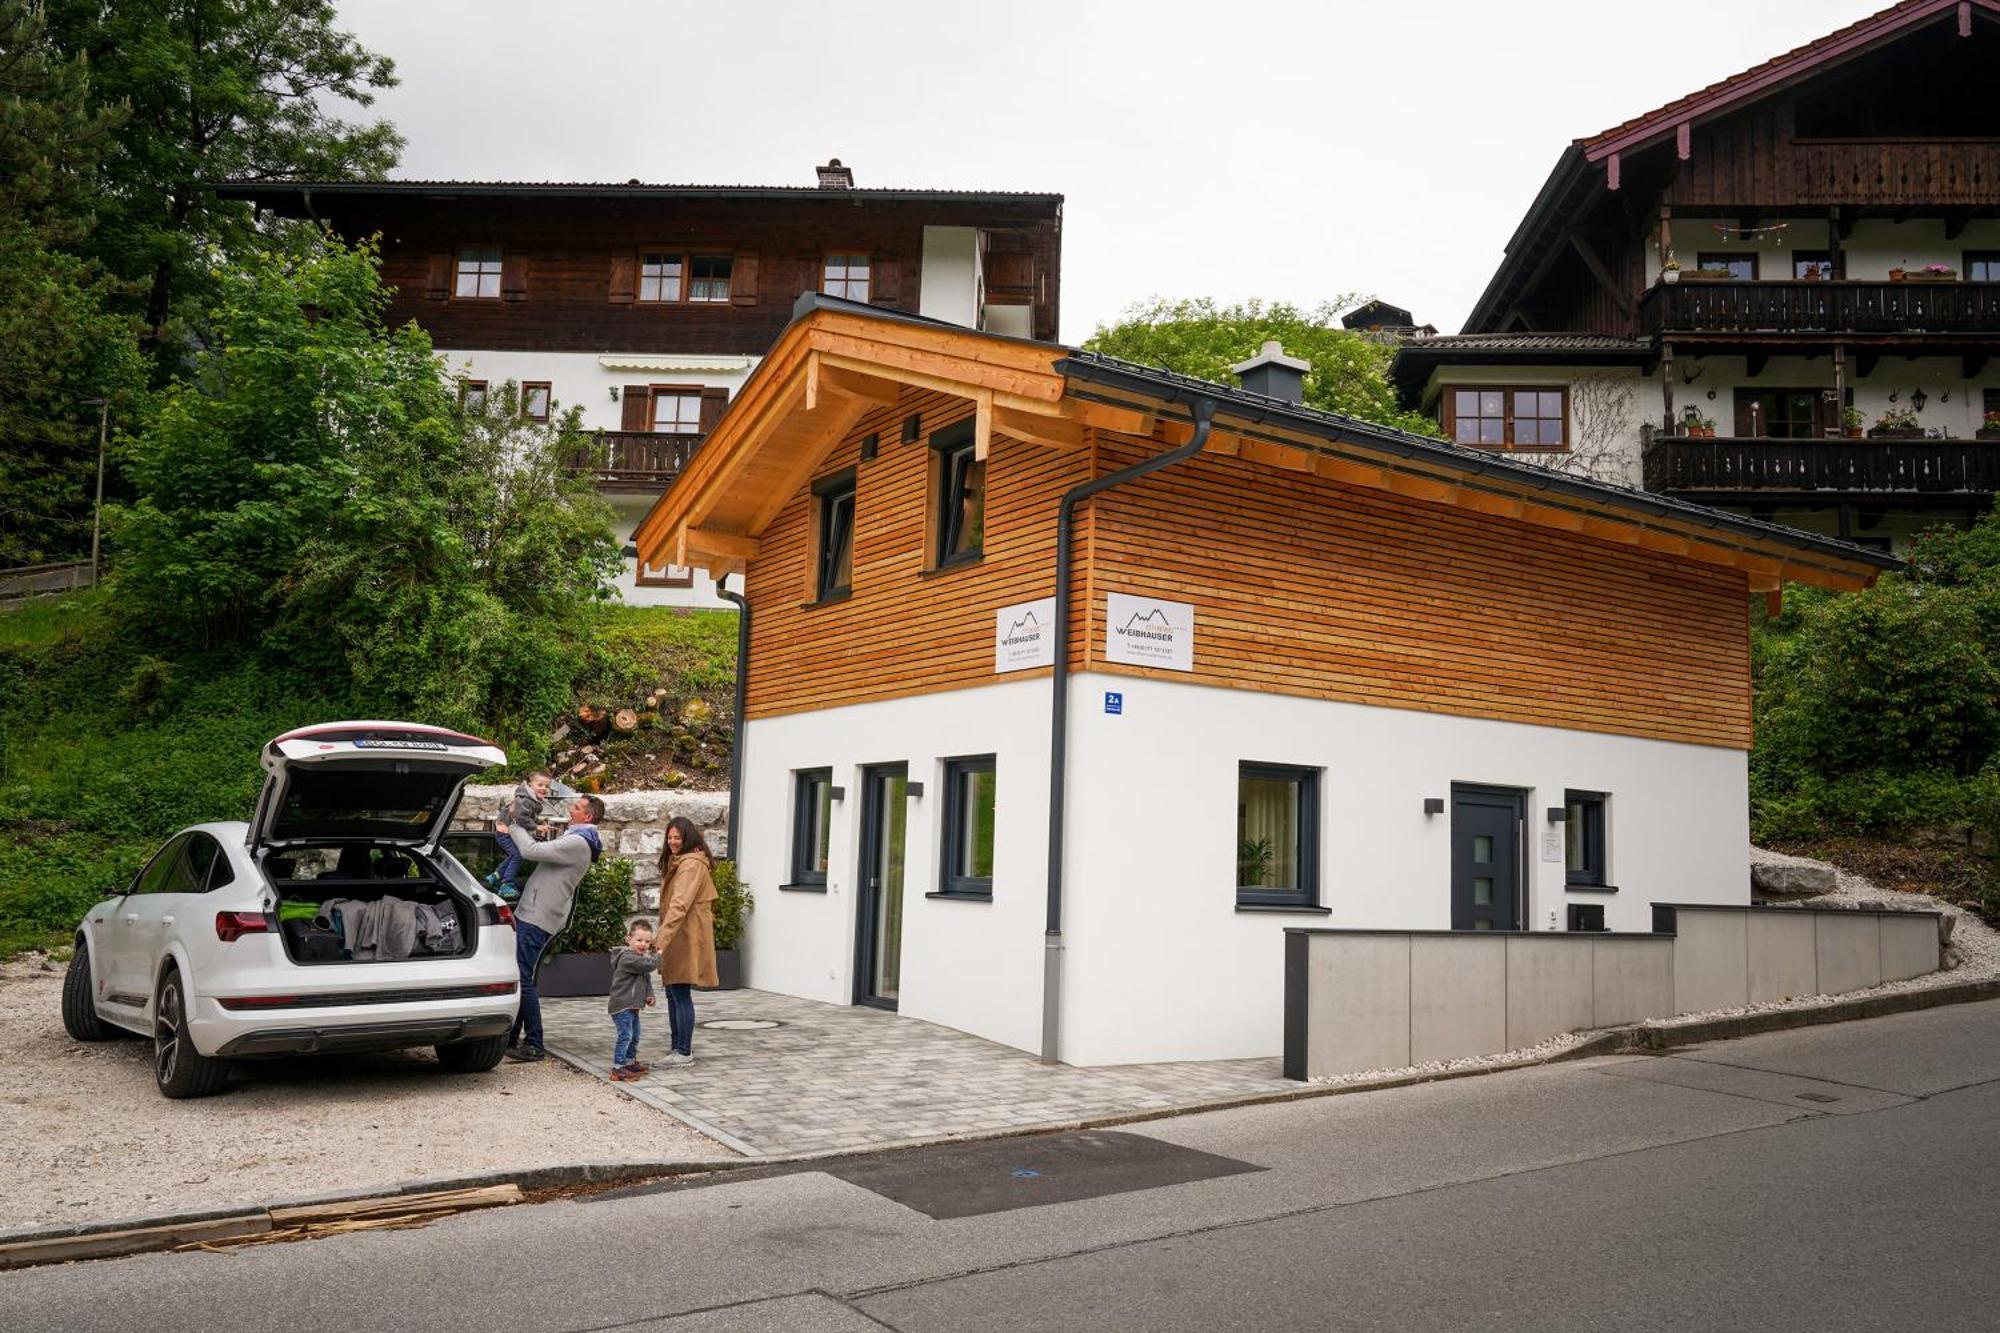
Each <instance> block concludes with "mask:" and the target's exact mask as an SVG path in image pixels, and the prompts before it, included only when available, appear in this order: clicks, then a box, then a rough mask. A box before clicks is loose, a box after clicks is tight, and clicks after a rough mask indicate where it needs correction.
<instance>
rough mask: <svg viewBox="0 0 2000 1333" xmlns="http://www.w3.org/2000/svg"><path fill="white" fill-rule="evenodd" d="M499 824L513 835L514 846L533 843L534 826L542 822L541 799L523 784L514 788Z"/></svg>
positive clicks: (531, 788) (533, 790)
mask: <svg viewBox="0 0 2000 1333" xmlns="http://www.w3.org/2000/svg"><path fill="white" fill-rule="evenodd" d="M500 822H501V823H502V824H505V825H506V826H507V831H508V832H509V833H511V834H513V835H514V842H515V845H516V846H518V845H520V844H521V843H524V842H533V841H534V840H535V825H537V824H539V823H541V822H542V798H541V797H539V796H537V795H535V789H534V788H533V787H530V786H529V785H528V784H527V783H525V782H523V783H522V784H521V785H519V786H518V787H516V788H514V799H513V800H511V801H509V802H507V813H506V815H505V817H504V818H502V819H501V820H500Z"/></svg>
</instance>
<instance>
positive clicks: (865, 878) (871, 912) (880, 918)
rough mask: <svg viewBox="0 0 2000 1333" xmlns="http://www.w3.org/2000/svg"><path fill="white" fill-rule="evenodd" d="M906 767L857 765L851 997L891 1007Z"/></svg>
mask: <svg viewBox="0 0 2000 1333" xmlns="http://www.w3.org/2000/svg"><path fill="white" fill-rule="evenodd" d="M909 773H910V771H909V768H908V766H906V765H904V764H883V765H880V766H877V767H874V768H864V769H862V770H861V875H860V881H859V882H860V885H861V892H860V893H859V894H858V895H856V896H857V898H858V910H859V911H860V914H861V920H860V923H859V924H860V929H858V930H857V931H856V932H855V939H856V941H857V943H856V946H855V959H854V1000H855V1003H857V1004H872V1005H875V1006H876V1007H877V1008H881V1009H894V1008H895V1007H896V1000H897V997H898V996H899V995H901V994H902V981H903V841H904V839H903V834H904V831H905V829H906V827H907V819H906V815H907V812H908V809H909V802H908V801H907V800H906V799H905V798H906V796H907V795H908V791H909Z"/></svg>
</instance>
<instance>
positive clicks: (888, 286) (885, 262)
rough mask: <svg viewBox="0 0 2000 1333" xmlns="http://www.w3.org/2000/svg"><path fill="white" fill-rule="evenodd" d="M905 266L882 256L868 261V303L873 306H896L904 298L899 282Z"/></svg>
mask: <svg viewBox="0 0 2000 1333" xmlns="http://www.w3.org/2000/svg"><path fill="white" fill-rule="evenodd" d="M902 276H903V266H902V265H901V264H898V263H897V262H896V261H895V260H893V259H884V258H882V257H881V256H880V255H877V256H875V257H874V258H873V259H870V260H869V261H868V301H869V304H871V305H894V304H895V303H896V302H897V300H898V299H900V297H901V296H902V287H901V286H900V285H899V280H900V279H901V278H902Z"/></svg>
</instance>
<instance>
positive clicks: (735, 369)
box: [221, 158, 1062, 605]
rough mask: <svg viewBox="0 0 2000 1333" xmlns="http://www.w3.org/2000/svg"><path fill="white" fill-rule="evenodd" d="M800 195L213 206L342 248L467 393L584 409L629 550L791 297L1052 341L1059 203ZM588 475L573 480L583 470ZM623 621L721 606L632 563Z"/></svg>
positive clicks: (857, 191) (484, 193)
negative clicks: (515, 395) (816, 297)
mask: <svg viewBox="0 0 2000 1333" xmlns="http://www.w3.org/2000/svg"><path fill="white" fill-rule="evenodd" d="M817 177H818V180H817V183H816V184H815V185H811V186H747V185H652V184H642V183H640V182H638V181H628V182H626V183H624V184H604V185H599V184H588V183H549V182H542V183H537V182H524V181H320V182H314V181H282V182H279V181H256V182H244V183H241V184H234V185H228V186H224V187H223V188H222V190H221V193H222V194H223V196H224V197H225V198H240V199H245V200H249V201H251V202H252V203H254V204H255V205H256V206H258V207H260V208H266V209H270V210H272V211H274V212H276V213H278V214H280V215H283V216H289V217H299V218H312V219H314V220H317V221H319V222H322V223H325V224H326V225H328V226H330V227H333V228H334V229H335V230H337V231H338V232H340V233H341V234H342V235H344V236H346V237H348V238H349V239H353V240H359V239H361V238H364V237H369V236H374V237H376V238H378V240H379V243H380V245H381V249H382V272H383V276H384V277H385V278H386V279H387V280H388V281H389V282H390V283H391V284H393V285H394V287H395V290H396V294H395V299H394V300H393V302H392V303H391V305H390V307H389V312H388V318H389V319H390V321H391V322H392V323H399V324H400V323H402V322H403V321H405V320H414V321H416V323H417V324H418V325H420V326H421V327H422V328H423V329H424V330H425V331H426V332H428V333H429V334H430V335H431V340H432V342H433V343H434V344H435V345H436V346H437V348H438V349H439V350H440V351H441V352H443V353H444V354H445V356H446V357H447V358H448V360H449V361H450V362H451V364H452V365H453V367H454V368H455V369H456V370H457V371H458V372H459V373H460V375H461V377H462V379H461V383H462V385H463V392H464V393H466V394H468V395H477V394H484V393H485V392H487V390H488V389H489V387H497V386H499V385H500V384H502V383H503V382H505V381H507V380H513V381H515V382H516V383H518V384H519V385H520V386H521V389H522V393H523V408H524V410H525V411H526V412H528V413H529V414H530V415H533V416H537V417H541V416H546V415H547V414H548V413H549V411H550V410H551V407H552V406H554V407H557V408H568V407H571V406H576V407H581V408H582V409H583V415H584V424H585V425H586V426H587V427H589V428H591V429H593V430H594V431H596V433H597V439H598V441H599V442H600V444H601V445H602V450H601V456H599V457H597V458H596V459H594V460H592V461H591V462H590V464H589V465H590V466H592V467H593V468H594V470H595V473H596V476H597V481H598V485H599V487H600V488H601V489H602V490H603V492H604V494H605V497H606V498H607V499H608V500H609V501H610V502H611V505H612V507H613V509H615V510H616V511H617V512H618V514H619V515H620V521H621V524H622V526H621V528H620V534H619V535H620V538H621V540H624V539H627V538H629V535H630V533H631V530H632V527H633V525H634V524H636V523H637V521H638V519H639V516H640V515H641V514H643V513H645V511H646V509H647V508H648V507H649V506H651V504H652V502H653V501H654V500H655V499H657V498H658V497H659V495H660V492H661V491H663V490H664V489H665V488H666V487H667V485H668V484H669V483H670V482H671V481H672V480H673V479H674V477H675V476H676V475H677V474H678V473H679V471H680V469H681V468H682V467H684V466H685V465H686V463H687V460H688V458H689V457H690V456H691V455H692V454H693V452H694V451H695V450H696V449H697V448H699V447H700V445H701V443H702V441H703V440H704V439H706V438H707V436H708V433H709V432H710V431H711V430H713V429H714V428H715V422H716V420H717V419H718V418H719V417H720V416H721V414H722V409H723V407H724V405H725V404H727V402H728V401H729V397H730V395H731V394H733V393H735V392H736V391H737V389H739V388H740V387H741V386H742V384H743V381H744V378H745V377H746V376H747V375H748V374H749V373H750V370H751V368H752V367H754V366H755V365H756V364H757V361H758V358H760V357H761V356H763V354H764V349H765V348H766V347H768V346H769V345H770V342H771V339H772V338H773V337H774V336H776V334H777V332H778V330H780V329H782V328H783V327H784V326H785V323H786V321H787V320H788V319H789V318H790V311H791V305H792V301H793V299H794V298H796V297H797V296H798V295H799V293H801V292H809V291H821V292H827V293H829V294H831V295H834V296H839V297H844V298H847V299H849V300H855V301H860V302H862V303H864V304H867V305H871V306H874V307H877V308H879V309H883V310H901V311H907V312H910V313H916V314H924V315H929V316H932V317H934V318H938V319H944V320H949V321H951V322H953V323H957V324H964V325H967V326H969V327H973V328H990V329H994V330H997V331H999V332H1004V333H1012V334H1020V335H1022V336H1026V337H1039V338H1053V337H1055V336H1056V319H1057V315H1058V308H1059V296H1060V291H1061V277H1062V196H1061V195H1055V194H1021V193H1007V192H991V191H971V190H905V189H870V188H864V187H858V186H856V185H855V183H854V173H853V171H852V170H851V169H849V168H848V167H846V166H843V165H842V164H841V162H840V160H839V159H838V158H835V159H834V160H833V161H831V162H829V163H827V164H826V165H825V166H822V167H820V168H818V169H817ZM581 462H582V460H580V463H581ZM620 593H621V595H622V596H623V597H624V598H625V599H626V600H628V601H634V602H642V603H644V602H652V603H662V602H664V603H677V604H690V603H692V604H697V605H723V603H721V602H718V601H717V600H716V598H715V596H714V591H713V585H712V583H711V582H710V581H709V580H708V579H707V578H706V576H704V575H702V574H701V573H700V571H698V570H694V569H689V568H686V567H684V566H671V565H666V566H662V565H645V564H641V563H638V562H636V561H632V562H630V563H628V565H627V568H626V572H625V575H624V578H623V579H622V580H621V587H620Z"/></svg>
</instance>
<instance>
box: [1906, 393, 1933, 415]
mask: <svg viewBox="0 0 2000 1333" xmlns="http://www.w3.org/2000/svg"><path fill="white" fill-rule="evenodd" d="M1929 401H1930V400H1929V399H1927V398H1926V397H1924V391H1923V390H1922V389H1912V390H1911V391H1910V406H1911V407H1914V408H1915V409H1917V411H1919V412H1921V411H1923V410H1924V404H1925V403H1926V402H1929Z"/></svg>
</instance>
